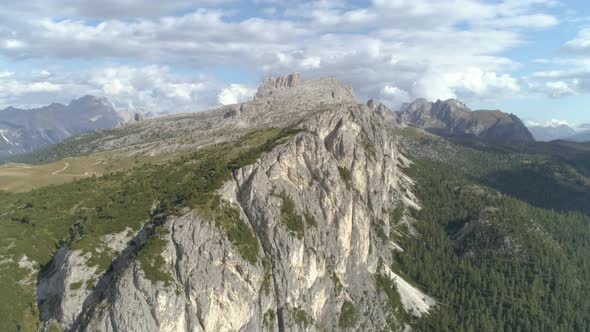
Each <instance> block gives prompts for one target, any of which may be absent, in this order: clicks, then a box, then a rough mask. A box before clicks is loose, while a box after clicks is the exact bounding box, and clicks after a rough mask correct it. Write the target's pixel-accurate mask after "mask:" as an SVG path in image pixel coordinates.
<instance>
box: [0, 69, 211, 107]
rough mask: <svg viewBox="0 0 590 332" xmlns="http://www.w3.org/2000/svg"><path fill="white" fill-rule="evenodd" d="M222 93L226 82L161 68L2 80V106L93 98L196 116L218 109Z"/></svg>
mask: <svg viewBox="0 0 590 332" xmlns="http://www.w3.org/2000/svg"><path fill="white" fill-rule="evenodd" d="M47 74H49V75H47ZM221 88H222V85H221V83H219V82H217V81H215V80H213V79H211V78H208V77H193V76H188V75H187V76H183V75H178V74H175V73H173V72H172V71H171V70H170V68H168V67H166V66H156V65H151V66H141V67H133V66H107V67H101V68H90V69H87V70H84V71H80V72H77V73H76V74H71V73H65V74H59V73H57V74H51V73H49V72H47V71H45V72H43V71H42V72H41V73H32V74H31V75H28V76H26V75H20V76H13V75H5V77H3V76H2V75H0V101H1V102H0V106H1V107H6V106H9V105H17V106H24V107H35V106H41V105H45V104H49V103H51V102H62V103H67V102H69V101H70V100H71V99H73V98H77V97H80V96H82V95H85V94H92V95H97V96H106V97H107V98H109V99H110V100H111V102H112V103H113V104H114V105H115V106H116V107H120V108H143V109H146V110H153V111H163V112H169V113H178V112H194V111H201V110H203V109H207V108H210V107H214V106H216V105H217V100H216V98H217V95H218V94H219V91H221Z"/></svg>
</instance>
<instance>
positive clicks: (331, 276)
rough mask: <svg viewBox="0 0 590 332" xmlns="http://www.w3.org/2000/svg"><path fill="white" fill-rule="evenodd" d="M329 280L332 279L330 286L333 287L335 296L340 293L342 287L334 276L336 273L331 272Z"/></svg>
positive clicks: (338, 279)
mask: <svg viewBox="0 0 590 332" xmlns="http://www.w3.org/2000/svg"><path fill="white" fill-rule="evenodd" d="M330 279H332V285H333V286H334V291H335V292H336V294H340V293H342V290H343V289H344V286H343V285H342V282H341V281H340V278H338V276H337V275H336V272H332V275H330Z"/></svg>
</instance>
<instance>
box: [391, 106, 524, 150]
mask: <svg viewBox="0 0 590 332" xmlns="http://www.w3.org/2000/svg"><path fill="white" fill-rule="evenodd" d="M398 119H399V122H400V123H402V124H405V125H409V126H412V127H418V128H423V129H425V130H427V131H430V132H432V133H435V134H438V135H443V136H449V135H473V136H478V137H481V138H489V139H494V140H506V141H533V140H534V139H533V136H532V135H531V133H530V132H529V131H528V129H527V128H526V127H525V125H524V124H523V123H522V121H521V120H520V119H519V118H518V117H517V116H515V115H513V114H507V113H504V112H501V111H497V110H496V111H490V110H476V111H472V110H471V109H470V108H469V107H467V105H465V103H463V102H461V101H459V100H456V99H447V100H444V101H443V100H437V101H436V102H434V103H433V102H429V101H427V100H425V99H417V100H415V101H414V102H412V103H409V104H405V105H403V106H402V108H401V111H400V112H398Z"/></svg>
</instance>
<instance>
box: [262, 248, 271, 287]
mask: <svg viewBox="0 0 590 332" xmlns="http://www.w3.org/2000/svg"><path fill="white" fill-rule="evenodd" d="M262 267H263V268H264V279H262V290H263V291H264V293H265V294H266V295H268V294H270V274H271V272H272V266H271V262H270V259H269V258H268V257H266V256H265V257H263V258H262Z"/></svg>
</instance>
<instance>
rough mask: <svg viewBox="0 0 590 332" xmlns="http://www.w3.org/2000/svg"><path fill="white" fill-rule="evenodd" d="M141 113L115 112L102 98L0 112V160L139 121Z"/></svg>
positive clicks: (80, 99) (129, 111)
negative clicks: (87, 132)
mask: <svg viewBox="0 0 590 332" xmlns="http://www.w3.org/2000/svg"><path fill="white" fill-rule="evenodd" d="M143 117H144V114H143V111H141V110H130V109H126V110H116V109H115V108H114V107H113V105H112V104H111V103H110V102H109V101H108V100H107V99H106V98H104V97H94V96H84V97H81V98H78V99H74V100H72V101H71V102H70V103H69V104H68V105H64V104H59V103H53V104H51V105H48V106H44V107H41V108H35V109H19V108H15V107H8V108H6V109H4V110H0V160H1V159H6V158H9V157H10V156H13V155H18V154H22V153H28V152H32V151H35V150H37V149H39V148H42V147H45V146H47V145H50V144H56V143H59V142H62V141H63V140H65V139H67V138H69V137H72V136H75V135H78V134H80V133H82V132H86V131H92V130H97V129H111V128H115V127H117V126H120V125H122V124H124V123H127V122H132V121H139V120H141V119H143Z"/></svg>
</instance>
